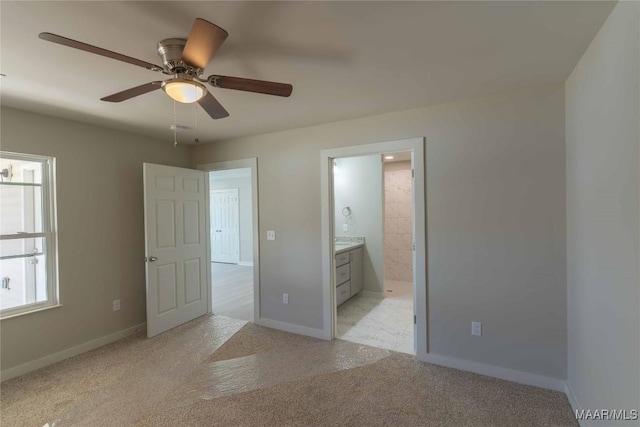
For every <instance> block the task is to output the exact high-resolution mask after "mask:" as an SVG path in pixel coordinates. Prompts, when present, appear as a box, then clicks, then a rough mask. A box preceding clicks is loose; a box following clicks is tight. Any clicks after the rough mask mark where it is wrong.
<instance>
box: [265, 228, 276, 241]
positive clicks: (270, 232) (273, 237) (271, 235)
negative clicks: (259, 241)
mask: <svg viewBox="0 0 640 427" xmlns="http://www.w3.org/2000/svg"><path fill="white" fill-rule="evenodd" d="M267 240H276V232H275V231H273V230H267Z"/></svg>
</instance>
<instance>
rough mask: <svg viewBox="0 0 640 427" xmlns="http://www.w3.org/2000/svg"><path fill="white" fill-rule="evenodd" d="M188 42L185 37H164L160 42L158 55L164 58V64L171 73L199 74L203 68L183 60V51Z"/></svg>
mask: <svg viewBox="0 0 640 427" xmlns="http://www.w3.org/2000/svg"><path fill="white" fill-rule="evenodd" d="M186 44H187V41H186V40H185V39H177V38H172V39H164V40H161V41H160V42H159V43H158V56H160V58H162V64H163V65H164V68H165V70H166V71H168V72H170V73H180V74H188V75H191V76H199V75H200V74H202V70H201V69H199V68H195V67H192V66H190V65H187V64H186V63H185V62H184V61H183V60H182V51H183V50H184V46H185V45H186Z"/></svg>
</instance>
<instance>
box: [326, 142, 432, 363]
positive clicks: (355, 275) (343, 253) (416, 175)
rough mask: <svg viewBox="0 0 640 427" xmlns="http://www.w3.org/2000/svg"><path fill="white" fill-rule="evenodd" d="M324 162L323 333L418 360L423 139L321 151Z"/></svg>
mask: <svg viewBox="0 0 640 427" xmlns="http://www.w3.org/2000/svg"><path fill="white" fill-rule="evenodd" d="M321 156H322V164H323V196H325V195H326V196H325V197H323V201H322V206H323V279H324V283H325V286H326V290H325V291H326V292H325V303H326V304H327V305H325V313H326V315H327V317H325V321H327V320H328V321H327V322H326V323H325V331H326V332H329V333H330V334H327V335H328V336H329V335H330V336H331V337H332V338H339V339H344V340H347V341H353V342H358V343H362V344H366V345H371V346H376V347H381V348H386V349H389V350H395V351H399V352H403V353H409V354H416V355H418V358H420V359H423V358H424V357H425V356H426V352H427V345H426V343H427V336H426V335H427V327H426V323H427V319H426V287H427V283H426V223H425V186H424V157H423V156H424V140H423V139H412V140H403V141H393V142H388V143H378V144H368V145H362V146H353V147H343V148H338V149H330V150H323V152H322V153H321ZM325 162H327V163H325ZM325 164H327V166H329V167H328V168H327V170H326V171H325V170H324V165H325ZM325 190H326V192H325ZM327 328H328V331H327Z"/></svg>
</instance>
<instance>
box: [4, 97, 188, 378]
mask: <svg viewBox="0 0 640 427" xmlns="http://www.w3.org/2000/svg"><path fill="white" fill-rule="evenodd" d="M1 114H2V116H1V125H2V128H1V138H2V147H1V149H2V150H5V151H13V152H21V153H29V154H39V155H46V156H54V157H55V158H56V162H57V164H56V167H57V176H56V181H57V201H58V231H59V236H58V246H59V277H60V280H59V284H60V300H61V302H62V304H63V306H62V307H59V308H54V309H51V310H46V311H42V312H38V313H32V314H27V315H24V316H20V317H16V318H10V319H4V320H2V321H1V324H0V327H1V329H2V341H1V343H2V370H6V369H9V368H13V367H15V366H18V365H21V364H24V363H27V362H30V361H33V360H35V359H38V358H41V357H44V356H47V355H50V354H53V353H56V352H59V351H62V350H65V349H68V348H70V347H73V346H76V345H79V344H82V343H85V342H87V341H90V340H93V339H97V338H99V337H103V336H105V335H107V334H110V333H113V332H116V331H120V330H122V329H126V328H128V327H131V326H134V325H137V324H140V323H142V322H144V321H145V320H146V319H145V278H144V262H143V258H144V228H143V221H144V219H143V199H142V163H143V162H150V163H159V164H166V165H174V166H188V165H189V156H188V150H187V149H186V148H184V147H179V148H177V149H175V148H173V144H172V141H171V140H170V138H167V140H166V141H155V140H151V139H149V138H146V137H141V136H137V135H133V134H129V133H124V132H118V131H115V130H111V129H106V128H100V127H96V126H92V125H86V124H81V123H78V122H73V121H69V120H63V119H58V118H53V117H48V116H43V115H39V114H33V113H27V112H23V111H18V110H13V109H8V108H3V109H2V111H1ZM116 298H119V299H120V300H121V304H122V309H121V311H119V312H113V311H112V300H114V299H116Z"/></svg>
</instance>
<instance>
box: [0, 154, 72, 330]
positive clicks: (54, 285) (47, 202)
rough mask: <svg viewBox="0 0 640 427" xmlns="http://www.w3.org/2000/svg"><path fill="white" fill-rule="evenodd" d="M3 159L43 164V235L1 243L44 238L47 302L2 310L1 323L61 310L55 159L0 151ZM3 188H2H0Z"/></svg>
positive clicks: (26, 235)
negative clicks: (32, 314) (56, 309)
mask: <svg viewBox="0 0 640 427" xmlns="http://www.w3.org/2000/svg"><path fill="white" fill-rule="evenodd" d="M0 158H3V159H13V160H21V161H29V162H39V163H41V164H42V232H40V233H19V234H18V233H16V234H4V235H0V240H10V239H28V238H39V237H42V238H44V240H45V242H46V243H45V244H46V246H45V251H46V252H45V254H44V259H45V262H46V266H47V268H46V277H47V299H46V300H45V301H39V302H34V303H28V304H23V305H20V306H16V307H11V308H6V309H4V310H0V319H7V318H10V317H15V316H20V315H23V314H27V313H33V312H36V311H41V310H45V309H49V308H53V307H58V306H60V305H61V304H60V295H59V289H58V239H57V237H58V236H57V217H56V185H55V176H56V173H55V164H56V159H55V158H54V157H49V156H39V155H35V154H22V153H12V152H8V151H0ZM0 185H1V184H0Z"/></svg>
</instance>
